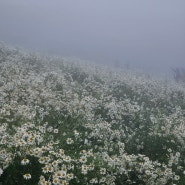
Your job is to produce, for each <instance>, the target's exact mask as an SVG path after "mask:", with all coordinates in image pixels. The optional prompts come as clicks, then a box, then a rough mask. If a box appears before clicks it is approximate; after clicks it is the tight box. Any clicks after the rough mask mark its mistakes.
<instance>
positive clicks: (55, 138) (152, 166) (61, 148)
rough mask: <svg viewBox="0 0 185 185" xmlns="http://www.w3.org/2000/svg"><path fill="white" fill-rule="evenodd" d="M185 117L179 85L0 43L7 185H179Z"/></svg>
mask: <svg viewBox="0 0 185 185" xmlns="http://www.w3.org/2000/svg"><path fill="white" fill-rule="evenodd" d="M184 117H185V87H184V86H183V85H182V84H176V83H174V82H170V81H165V80H159V79H158V80H156V79H152V78H147V76H145V75H141V74H137V73H134V72H131V71H125V70H122V71H116V70H110V69H109V68H105V67H102V66H99V67H98V66H93V65H91V64H88V63H85V62H82V61H76V59H69V58H68V59H65V58H57V57H53V58H52V57H46V56H42V57H41V56H40V55H38V54H28V53H26V52H23V51H20V50H18V49H14V48H10V47H7V46H5V45H4V44H0V182H3V183H4V184H11V182H15V181H20V182H19V183H20V184H21V183H22V184H26V183H28V182H29V184H30V182H32V184H39V185H50V184H54V185H60V184H61V185H67V184H84V185H85V184H102V185H103V184H104V185H105V184H106V185H115V184H119V185H120V184H146V185H149V184H150V185H159V184H160V185H162V184H164V185H167V184H171V185H175V184H180V185H182V184H183V183H184V182H185V177H184V176H185V121H184V120H185V119H184ZM12 169H13V170H12ZM20 175H21V176H22V179H20V178H19V177H20ZM17 178H18V179H17ZM11 179H12V180H11Z"/></svg>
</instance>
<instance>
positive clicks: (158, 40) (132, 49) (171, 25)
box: [0, 0, 185, 72]
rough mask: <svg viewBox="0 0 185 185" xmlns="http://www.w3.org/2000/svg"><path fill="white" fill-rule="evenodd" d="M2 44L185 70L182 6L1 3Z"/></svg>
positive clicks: (134, 1)
mask: <svg viewBox="0 0 185 185" xmlns="http://www.w3.org/2000/svg"><path fill="white" fill-rule="evenodd" d="M0 41H5V42H7V43H8V44H12V45H17V46H21V47H25V48H26V49H32V50H37V51H43V52H48V53H53V54H60V55H63V56H76V57H78V58H82V59H87V60H92V61H94V62H100V63H117V64H116V65H117V66H122V65H123V64H124V63H128V62H129V63H130V66H136V67H140V68H143V69H148V70H153V71H156V72H158V71H162V72H163V71H168V70H170V68H171V67H183V66H184V67H185V1H184V0H155V1H152V0H52V1H51V0H26V1H25V0H0Z"/></svg>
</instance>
